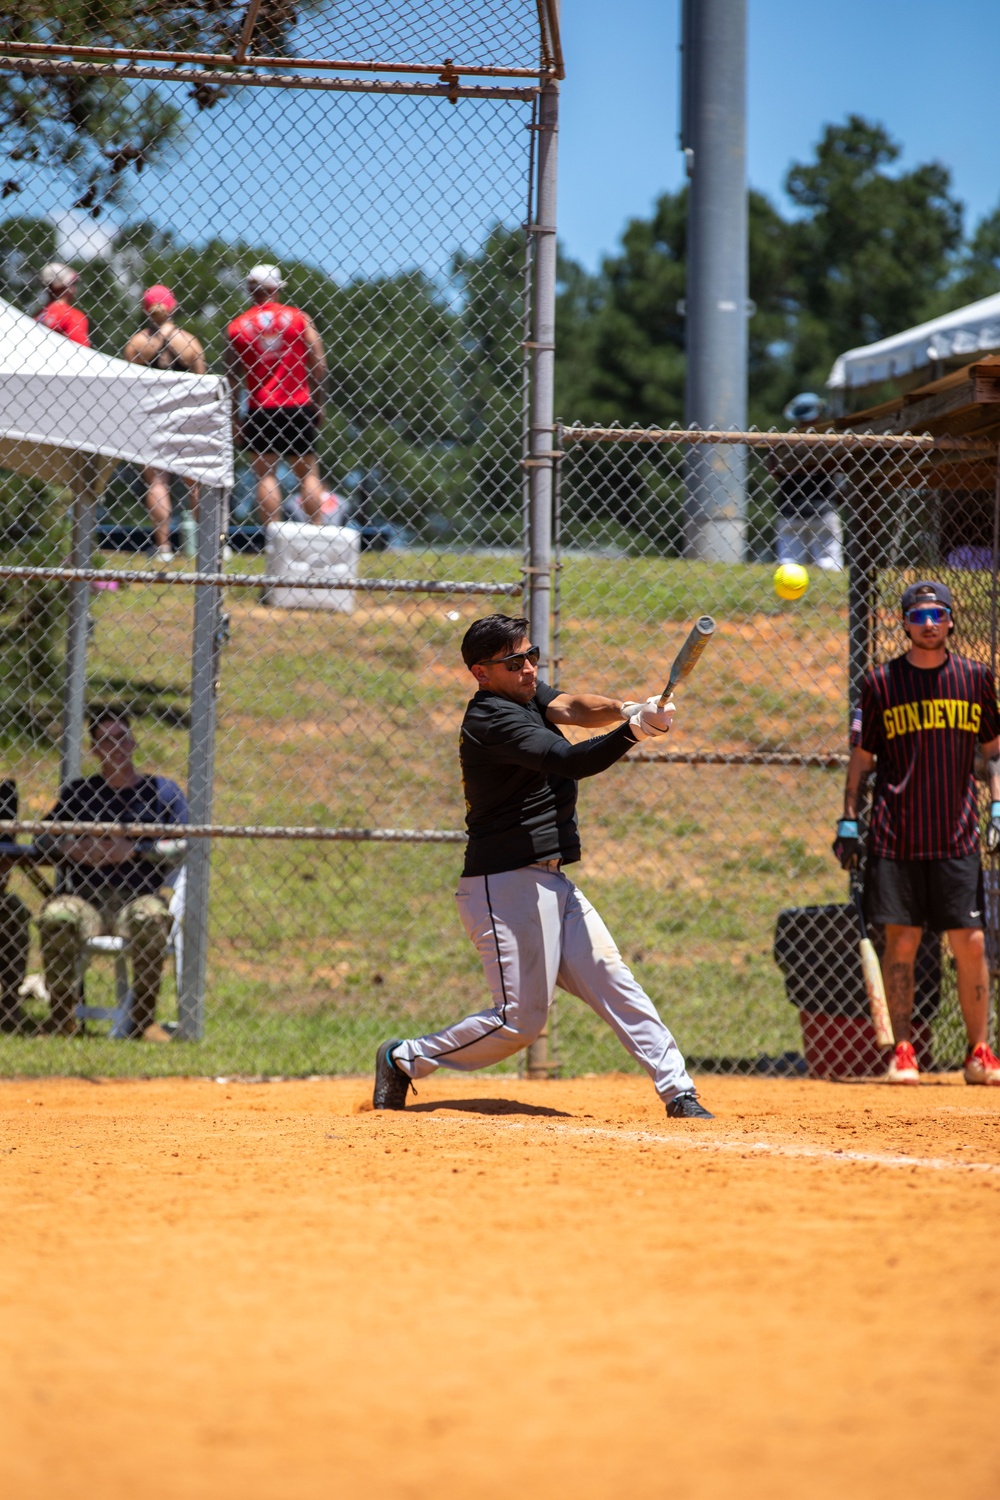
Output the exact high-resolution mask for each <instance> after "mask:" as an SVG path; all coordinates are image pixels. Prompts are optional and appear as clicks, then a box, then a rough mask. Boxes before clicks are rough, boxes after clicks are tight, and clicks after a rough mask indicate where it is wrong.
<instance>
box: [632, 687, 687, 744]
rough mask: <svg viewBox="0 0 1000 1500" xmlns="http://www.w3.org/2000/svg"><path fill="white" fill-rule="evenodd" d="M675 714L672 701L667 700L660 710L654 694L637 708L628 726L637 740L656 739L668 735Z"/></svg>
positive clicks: (657, 697) (657, 699)
mask: <svg viewBox="0 0 1000 1500" xmlns="http://www.w3.org/2000/svg"><path fill="white" fill-rule="evenodd" d="M676 712H677V705H676V704H675V703H674V701H673V699H668V700H667V702H666V703H665V704H664V705H663V707H662V708H661V707H660V699H659V696H658V695H657V694H655V693H654V695H653V696H652V697H651V698H647V699H646V701H645V703H642V704H639V705H638V706H637V711H636V712H635V713H634V714H632V716H631V717H630V718H629V721H628V722H629V726H630V728H631V730H632V733H633V734H634V735H635V737H636V739H637V740H648V739H658V738H659V736H660V735H663V734H669V733H670V726H671V724H672V723H673V718H674V714H675V713H676Z"/></svg>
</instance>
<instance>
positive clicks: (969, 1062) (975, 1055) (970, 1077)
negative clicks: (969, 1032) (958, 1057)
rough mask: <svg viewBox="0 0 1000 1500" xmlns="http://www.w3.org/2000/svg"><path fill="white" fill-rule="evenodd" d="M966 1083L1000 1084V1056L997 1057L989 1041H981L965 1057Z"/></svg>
mask: <svg viewBox="0 0 1000 1500" xmlns="http://www.w3.org/2000/svg"><path fill="white" fill-rule="evenodd" d="M963 1071H964V1073H965V1081H966V1083H992V1084H996V1085H998V1086H1000V1057H995V1056H994V1055H993V1051H992V1049H991V1047H990V1044H989V1042H980V1043H979V1046H978V1047H973V1049H972V1051H971V1052H970V1053H969V1055H968V1057H967V1058H966V1059H965V1068H964V1069H963Z"/></svg>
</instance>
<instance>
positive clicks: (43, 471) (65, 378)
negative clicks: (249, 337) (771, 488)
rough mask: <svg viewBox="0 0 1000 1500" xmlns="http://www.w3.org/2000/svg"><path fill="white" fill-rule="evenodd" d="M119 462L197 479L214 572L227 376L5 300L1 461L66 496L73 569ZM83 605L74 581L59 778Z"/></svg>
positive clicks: (204, 727)
mask: <svg viewBox="0 0 1000 1500" xmlns="http://www.w3.org/2000/svg"><path fill="white" fill-rule="evenodd" d="M121 461H125V462H128V463H133V464H137V465H140V466H142V467H146V466H151V467H154V468H158V469H164V470H167V471H168V472H170V473H173V474H180V475H183V476H184V477H185V478H188V479H193V480H196V481H197V482H199V483H200V484H201V486H202V494H201V504H200V507H199V521H198V566H199V567H201V568H202V569H203V570H205V571H214V570H215V569H217V568H218V566H219V555H220V546H221V532H222V530H223V528H224V525H225V510H226V507H225V501H224V495H225V491H226V490H228V489H229V488H230V487H231V485H232V480H233V440H232V424H231V419H230V396H229V388H228V384H227V382H226V381H225V379H223V377H221V376H219V375H189V374H187V373H185V372H182V371H174V370H156V369H148V368H145V367H143V366H139V365H131V364H128V363H127V362H126V361H125V360H123V359H114V358H112V356H110V355H108V354H100V353H98V352H97V350H95V349H85V348H83V347H82V346H81V345H80V344H75V343H73V342H72V340H70V339H67V338H64V337H63V336H62V334H59V333H54V332H52V330H51V329H48V328H43V327H42V326H41V325H40V324H38V323H36V322H35V321H34V319H33V318H29V317H28V316H27V315H26V314H25V313H22V312H19V311H18V310H17V309H16V308H14V307H11V306H10V304H9V303H7V302H4V301H3V300H2V299H0V468H5V469H9V470H12V471H13V472H14V473H17V474H23V475H26V476H28V477H29V478H32V479H40V480H43V481H44V482H45V483H47V484H53V485H58V486H62V487H64V488H68V489H69V490H70V491H71V492H72V495H73V538H72V544H71V547H70V553H69V557H68V558H67V564H68V566H69V568H71V569H81V568H83V569H86V568H88V567H90V565H91V561H92V557H93V539H94V522H95V515H96V509H97V501H98V499H99V497H100V494H101V491H102V490H103V488H104V486H105V484H106V483H107V480H108V478H109V476H110V474H111V472H112V470H113V468H114V466H115V463H117V462H121ZM208 593H210V594H213V595H215V594H217V591H216V590H214V589H210V590H208ZM89 607H90V584H89V583H88V582H87V581H86V580H84V579H79V580H78V579H72V580H71V581H70V583H69V618H68V623H67V632H66V665H65V679H64V687H63V703H62V755H61V764H60V780H61V781H62V782H63V783H65V782H67V781H69V780H71V779H73V778H74V777H76V776H79V774H80V761H81V753H82V741H83V721H84V703H85V697H86V676H87V631H88V616H89ZM217 609H218V602H217V599H213V600H212V601H210V602H209V601H200V600H198V599H197V597H196V602H195V620H194V640H193V646H192V724H193V725H194V724H195V723H196V722H197V724H198V726H199V735H198V744H197V745H196V744H195V736H194V733H192V745H191V766H192V773H191V776H189V779H191V777H192V776H194V774H195V772H196V771H197V768H198V767H199V766H200V765H201V762H202V761H204V760H205V759H206V757H207V756H210V754H211V735H212V732H213V725H214V719H213V717H212V706H211V700H212V695H211V691H210V687H211V684H210V681H209V679H210V677H211V673H212V670H213V660H214V658H213V654H212V641H213V639H214V635H213V632H216V630H217V625H216V623H214V622H215V615H214V614H213V611H215V612H216V613H217ZM206 684H208V685H207V686H206ZM206 705H207V706H206ZM198 775H200V772H198ZM201 779H202V780H203V779H204V778H203V777H202V778H201ZM206 879H207V877H206ZM206 890H207V886H206Z"/></svg>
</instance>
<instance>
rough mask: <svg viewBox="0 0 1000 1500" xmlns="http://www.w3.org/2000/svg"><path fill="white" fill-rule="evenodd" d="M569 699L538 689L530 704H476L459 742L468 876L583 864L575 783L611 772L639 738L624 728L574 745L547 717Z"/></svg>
mask: <svg viewBox="0 0 1000 1500" xmlns="http://www.w3.org/2000/svg"><path fill="white" fill-rule="evenodd" d="M566 696H567V695H565V694H561V693H559V692H557V691H556V689H555V688H551V687H549V686H548V684H547V683H544V682H539V683H537V685H536V687H535V694H534V697H533V698H531V699H530V700H529V701H528V702H527V703H516V702H513V701H511V699H509V698H505V697H502V696H501V695H500V694H498V693H495V692H490V691H489V690H487V689H481V690H480V691H479V692H478V693H477V694H476V696H475V697H474V698H473V699H472V701H471V702H470V704H469V706H468V708H467V709H466V711H465V718H464V719H463V721H462V733H461V736H460V739H459V754H460V757H461V762H462V782H463V785H464V787H465V816H466V825H467V827H468V830H469V843H468V847H467V849H466V854H465V868H464V870H463V871H462V873H463V875H496V874H499V873H500V871H501V870H517V869H520V867H521V866H522V865H530V864H532V863H534V861H535V860H539V859H559V860H561V861H562V863H563V864H564V865H566V864H570V863H572V861H574V860H577V859H579V858H580V834H579V831H578V829H577V825H576V784H577V781H578V779H579V778H580V777H583V776H596V774H597V773H598V772H599V771H606V770H607V768H608V767H609V766H613V765H614V763H615V761H616V760H620V759H621V757H622V756H623V755H624V754H625V752H626V751H627V750H630V749H631V748H632V746H633V745H634V744H635V743H636V736H635V734H634V733H633V731H632V728H631V726H630V725H629V724H627V723H624V724H619V726H618V728H617V729H614V730H612V732H611V733H610V734H605V735H602V736H600V738H598V739H593V740H586V741H585V742H584V743H583V744H581V745H571V744H570V742H569V741H568V740H567V739H566V737H565V735H564V734H563V733H562V731H561V730H560V729H559V728H558V727H557V726H556V725H554V724H551V723H550V722H549V720H548V718H547V717H546V710H547V709H549V708H550V707H551V705H553V704H556V705H559V704H561V703H562V702H563V701H564V700H565V698H566ZM609 701H611V700H609ZM615 711H616V712H617V710H615ZM563 722H564V723H565V722H566V720H565V719H563Z"/></svg>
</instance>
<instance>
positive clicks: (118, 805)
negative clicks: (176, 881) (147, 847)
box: [49, 775, 187, 904]
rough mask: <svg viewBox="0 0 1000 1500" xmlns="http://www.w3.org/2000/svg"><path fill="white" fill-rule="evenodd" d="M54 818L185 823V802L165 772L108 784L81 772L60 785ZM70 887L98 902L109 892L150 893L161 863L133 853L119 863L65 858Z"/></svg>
mask: <svg viewBox="0 0 1000 1500" xmlns="http://www.w3.org/2000/svg"><path fill="white" fill-rule="evenodd" d="M49 817H50V819H51V820H52V822H53V823H186V822H187V802H186V800H185V797H184V793H183V792H182V791H181V789H180V787H179V786H178V785H177V783H176V782H174V781H170V780H169V779H168V778H167V777H166V776H143V775H140V777H139V779H138V780H137V782H136V783H135V786H129V787H113V786H109V785H108V783H107V782H106V781H105V779H104V777H103V776H101V775H95V776H83V777H81V778H80V779H79V780H78V781H71V782H69V783H68V784H67V785H66V786H64V787H63V788H62V790H61V791H60V793H59V800H58V802H57V803H56V805H55V807H54V808H53V809H52V811H51V812H50V813H49ZM66 868H67V870H68V871H69V872H70V876H71V882H72V884H71V889H72V891H73V893H74V894H75V895H77V896H82V897H83V898H84V900H85V901H96V902H97V903H98V904H100V903H101V902H102V901H103V900H104V899H105V898H106V896H107V895H108V893H109V892H111V891H120V890H127V891H129V892H130V894H131V895H133V896H145V895H151V894H152V893H154V892H155V891H158V890H159V889H160V887H161V886H162V885H163V883H164V878H163V867H162V865H158V864H155V863H153V862H151V861H150V860H147V859H142V858H141V857H140V856H136V858H134V859H127V860H125V861H123V863H121V864H119V865H84V864H77V863H76V862H72V863H71V862H70V861H68V860H67V862H66Z"/></svg>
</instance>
